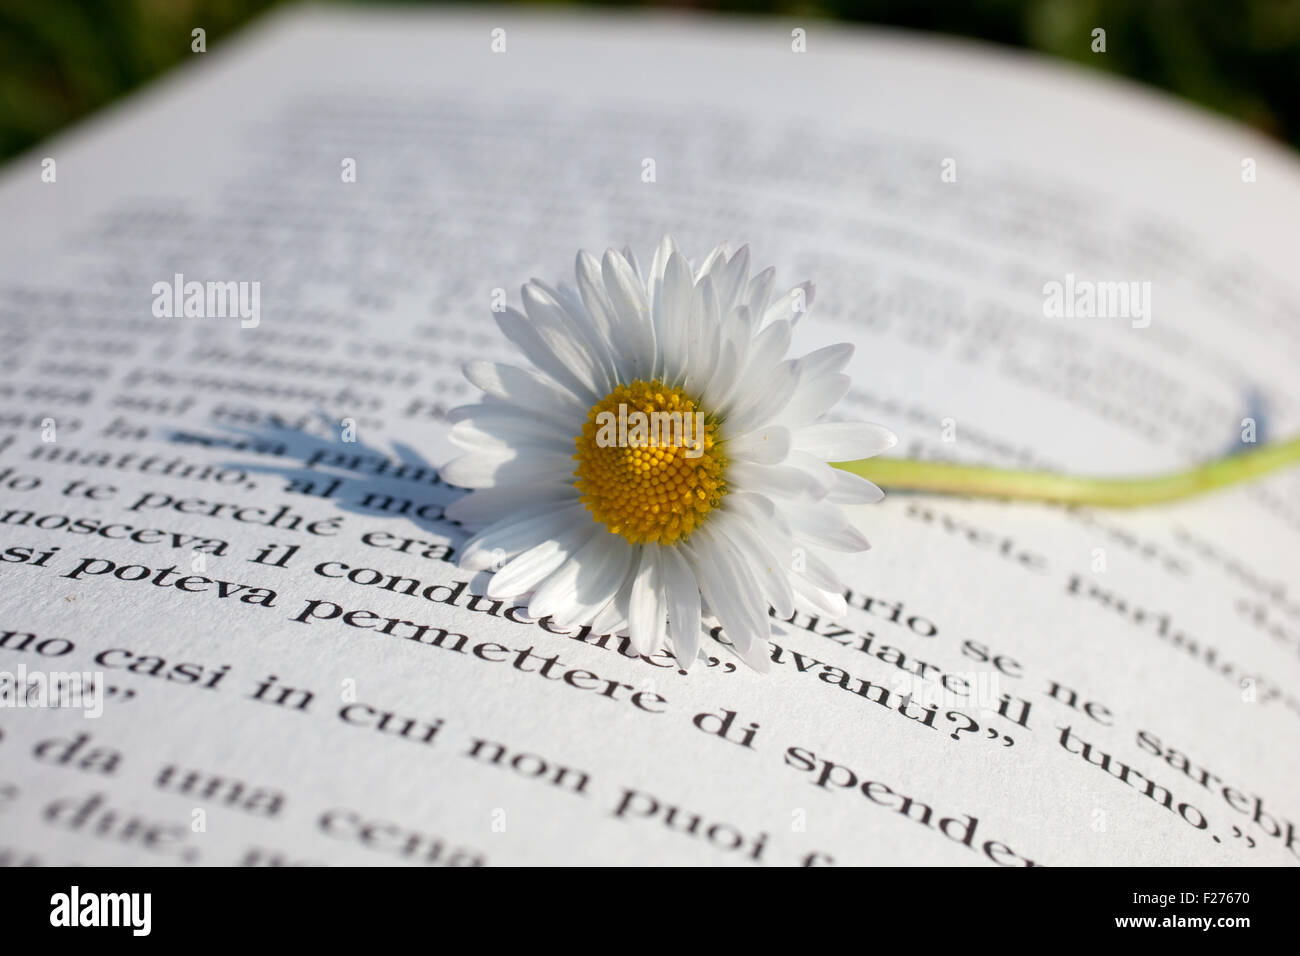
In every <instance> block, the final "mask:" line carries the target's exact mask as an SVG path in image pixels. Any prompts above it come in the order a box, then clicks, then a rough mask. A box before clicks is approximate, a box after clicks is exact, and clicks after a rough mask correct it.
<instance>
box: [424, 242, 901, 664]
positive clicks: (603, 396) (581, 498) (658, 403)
mask: <svg viewBox="0 0 1300 956" xmlns="http://www.w3.org/2000/svg"><path fill="white" fill-rule="evenodd" d="M772 277H773V270H772V269H766V270H764V271H762V272H760V273H758V274H757V275H754V276H750V274H749V250H748V248H747V247H742V248H741V249H740V250H738V251H737V252H735V253H730V252H729V249H728V247H727V246H720V247H719V248H717V249H715V250H714V251H713V252H712V253H710V254H709V256H708V257H707V258H706V259H705V260H704V262H703V263H702V264H701V265H700V266H699V267H698V268H695V269H692V267H691V266H690V265H689V264H688V263H687V260H686V259H685V258H684V257H683V256H682V255H681V253H679V252H678V251H677V249H676V247H675V246H674V244H673V242H672V240H671V239H667V238H666V239H664V240H663V242H661V243H660V245H659V248H658V250H657V251H656V252H655V256H654V261H653V262H652V263H651V265H650V271H649V273H647V274H645V275H644V276H643V275H642V273H641V271H640V269H639V268H638V266H637V264H636V260H635V258H634V257H633V256H632V254H631V252H630V251H625V253H624V254H622V255H620V254H619V253H617V252H615V251H613V250H611V251H609V252H606V253H605V256H604V258H603V259H602V260H600V261H597V260H596V258H595V257H594V256H592V255H590V254H589V253H586V252H579V253H578V259H577V283H576V285H577V287H576V289H575V288H573V287H570V286H567V285H560V286H559V287H557V288H552V287H550V286H548V285H546V284H544V283H542V282H538V281H537V280H533V281H531V282H529V283H527V284H526V285H525V286H524V287H523V303H524V311H525V312H526V313H527V315H524V314H521V313H519V312H517V311H515V310H513V309H508V310H506V311H505V312H500V313H497V314H496V320H497V324H498V325H499V326H500V327H501V331H502V332H504V333H505V334H506V336H507V338H509V339H510V340H511V341H512V342H513V343H514V344H515V345H516V346H517V347H518V348H519V350H520V352H522V353H523V355H524V357H525V358H526V359H527V360H528V362H529V363H531V367H516V366H513V365H503V364H498V363H494V362H471V363H469V365H467V366H466V368H465V374H466V376H467V377H468V378H469V380H470V381H471V382H472V383H473V384H474V385H476V386H477V387H479V388H480V389H482V390H483V391H484V392H485V393H487V394H486V398H485V399H484V401H483V402H482V403H481V404H478V405H468V406H464V407H461V408H458V409H455V410H454V411H453V412H452V413H451V416H450V417H451V420H452V421H453V422H454V423H455V425H454V427H453V429H452V433H451V439H452V441H453V442H454V443H455V444H456V445H457V446H458V447H460V448H464V449H466V450H467V453H466V454H465V455H463V456H461V457H458V458H456V459H454V460H452V461H451V462H450V463H448V464H447V465H446V467H445V468H444V469H443V478H444V479H445V480H446V481H448V482H449V483H451V484H454V485H460V486H461V487H465V488H472V489H475V490H474V491H472V492H471V493H470V494H468V495H466V496H465V497H463V498H461V499H459V500H457V501H456V502H454V503H453V504H452V505H451V506H450V507H449V508H448V509H447V516H448V517H449V518H451V519H453V520H455V521H457V522H460V523H461V524H462V525H464V526H466V527H467V528H469V529H471V530H474V529H478V531H477V533H476V534H475V535H474V536H473V537H472V538H471V539H470V540H469V542H468V543H467V544H466V546H465V548H464V550H463V552H462V554H461V557H460V565H461V567H463V568H468V569H472V570H488V569H491V570H493V571H494V572H495V573H494V574H493V576H492V577H491V579H490V581H489V582H488V584H487V593H488V595H489V596H490V597H491V598H493V599H504V598H519V597H521V596H523V595H530V596H529V597H528V600H527V607H528V613H529V615H531V616H534V617H536V618H538V619H541V618H544V617H550V618H551V619H552V620H553V621H554V622H555V623H556V624H558V625H560V626H563V627H579V626H582V625H590V627H591V629H592V631H593V632H595V633H598V634H626V635H628V636H629V638H630V640H631V643H632V646H633V647H634V648H635V649H636V650H637V651H638V652H639V653H642V654H650V653H654V652H656V651H658V650H660V649H661V648H663V647H665V646H666V645H667V644H669V643H671V646H672V649H673V653H674V654H675V655H676V657H677V659H678V661H679V662H680V664H681V666H682V667H683V668H689V667H690V666H691V664H692V663H693V662H694V661H695V659H696V657H697V655H698V652H699V649H700V639H701V629H702V627H703V626H705V625H707V624H708V622H709V621H711V620H712V621H716V622H717V623H718V624H720V625H721V626H722V629H723V633H724V634H725V636H726V639H727V640H728V641H730V643H731V644H732V646H733V647H734V649H735V651H736V653H737V654H738V656H739V657H740V658H741V659H742V660H744V661H745V662H746V663H748V664H749V665H751V666H752V667H754V668H756V669H758V670H760V671H763V670H767V668H768V666H769V661H768V639H769V638H770V637H771V621H770V616H769V613H768V608H769V606H770V607H771V608H772V609H773V610H774V611H775V614H776V615H777V616H778V617H784V618H788V617H789V616H790V615H791V614H793V613H794V611H795V609H796V606H797V605H798V606H800V607H802V608H804V609H812V610H815V611H816V612H818V613H821V614H824V615H828V616H830V617H832V618H836V617H840V616H842V615H843V614H844V613H845V611H846V607H845V602H844V596H843V595H844V585H843V584H842V583H841V581H840V579H839V577H838V576H837V575H836V573H835V569H834V567H833V560H834V558H833V557H831V556H828V554H827V552H854V551H862V550H864V549H866V548H867V547H869V545H868V543H867V539H866V538H865V537H863V536H862V534H861V533H860V532H859V531H858V530H857V529H856V528H854V527H853V526H852V525H851V524H850V523H849V521H848V519H847V517H846V516H845V513H844V511H843V509H842V508H841V506H842V505H846V504H856V503H864V502H873V501H878V500H879V499H880V498H881V497H882V493H881V491H880V489H879V488H877V487H876V486H875V485H873V484H872V483H871V482H869V481H867V480H865V479H863V478H859V477H857V476H856V475H851V474H849V473H847V472H844V471H841V470H839V469H837V468H832V467H831V466H830V465H829V464H827V462H833V461H848V460H852V459H859V458H867V457H870V456H872V455H875V454H877V453H879V452H881V451H884V450H885V449H887V448H889V447H891V446H892V445H893V444H894V443H895V441H896V439H895V437H894V435H893V434H892V433H891V432H889V431H888V430H887V429H885V428H882V427H880V426H879V425H872V424H867V423H860V422H823V421H820V420H819V419H820V418H821V416H822V415H823V414H824V413H826V412H827V411H828V410H829V409H830V408H831V407H832V406H833V405H834V404H835V403H836V402H837V401H839V400H840V398H842V397H843V396H844V394H845V392H846V391H848V388H849V379H848V376H846V375H844V374H843V371H842V370H843V369H844V367H845V365H846V364H847V363H848V361H849V357H850V356H851V355H852V353H853V347H852V346H851V345H847V344H841V345H832V346H828V347H826V348H822V349H818V350H817V351H815V352H811V353H809V354H807V355H804V356H802V357H800V358H793V359H788V358H786V357H785V353H786V350H787V348H788V347H789V345H790V339H791V331H792V329H793V328H794V325H795V323H796V322H797V321H798V320H799V319H800V318H801V317H802V316H803V315H804V313H805V312H806V310H807V307H808V306H809V305H811V303H812V297H813V287H812V285H811V284H810V283H804V284H803V285H800V286H796V287H795V288H794V289H792V290H790V291H789V292H787V293H785V294H784V295H782V296H780V297H779V298H776V299H773V298H772Z"/></svg>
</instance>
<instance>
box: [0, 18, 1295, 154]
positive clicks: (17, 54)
mask: <svg viewBox="0 0 1300 956" xmlns="http://www.w3.org/2000/svg"><path fill="white" fill-rule="evenodd" d="M354 2H356V3H362V0H354ZM278 5H279V0H0V158H4V157H8V156H12V155H13V154H15V153H17V152H20V151H22V150H24V149H26V148H27V147H29V146H31V145H33V144H34V143H36V142H37V141H38V140H40V139H42V138H43V137H45V136H48V135H49V134H50V133H52V132H54V131H56V130H58V129H59V128H61V127H63V126H65V125H66V124H68V123H71V122H72V121H73V120H76V119H77V118H78V117H81V116H83V115H85V114H86V113H89V112H91V111H92V110H95V109H97V108H99V107H100V106H102V105H103V104H105V103H107V102H109V101H110V100H112V99H114V98H115V97H118V96H121V95H122V94H123V93H126V92H127V91H129V90H130V89H132V88H133V87H135V86H138V85H139V84H141V83H143V82H145V81H146V80H148V79H150V78H151V77H154V76H156V75H157V74H159V73H161V72H162V71H164V70H166V69H167V68H168V67H169V66H172V65H173V64H175V63H177V62H179V61H180V60H183V59H185V58H186V57H188V56H190V30H191V29H193V28H194V27H196V26H201V27H203V28H204V29H206V30H207V40H208V44H209V48H212V45H213V44H217V43H219V42H220V39H221V37H222V36H223V35H226V34H228V33H230V32H232V31H234V30H237V29H239V28H240V27H241V26H242V25H243V24H245V23H246V22H247V21H249V20H251V19H252V18H254V17H255V16H257V15H258V14H259V13H261V12H263V11H264V10H267V9H269V8H271V7H273V6H278ZM601 5H631V6H636V5H638V4H601ZM658 5H660V6H673V7H682V8H692V9H716V10H724V11H743V12H747V13H779V14H783V15H797V16H801V17H825V18H838V19H844V20H852V21H859V22H864V23H877V24H887V25H890V26H896V27H908V28H912V29H917V30H926V31H936V32H943V33H952V34H959V35H963V36H969V37H976V38H979V39H983V40H988V41H991V42H994V43H1001V44H1007V45H1011V46H1018V47H1028V48H1031V49H1034V50H1038V51H1040V52H1043V53H1046V54H1050V55H1052V56H1056V57H1061V58H1064V59H1069V60H1075V61H1077V62H1079V63H1082V64H1085V65H1086V66H1088V67H1090V68H1092V69H1097V70H1106V71H1112V72H1115V73H1121V74H1124V75H1126V76H1129V77H1132V78H1134V79H1137V80H1141V81H1143V82H1146V83H1149V84H1152V85H1154V86H1159V87H1163V88H1164V89H1166V90H1170V91H1172V92H1174V93H1177V94H1179V95H1181V96H1184V97H1186V98H1188V99H1191V100H1195V101H1197V102H1199V103H1202V104H1204V105H1205V106H1208V107H1210V108H1212V109H1215V110H1218V111H1219V112H1222V113H1225V114H1228V115H1230V116H1233V117H1236V118H1237V119H1239V120H1242V121H1243V122H1246V123H1248V124H1250V125H1252V126H1255V127H1257V128H1258V129H1261V130H1263V131H1265V132H1267V133H1268V134H1270V135H1272V136H1274V137H1277V138H1278V139H1282V140H1286V141H1288V142H1290V143H1291V144H1292V145H1295V146H1300V93H1297V90H1298V89H1300V0H821V2H814V3H798V2H783V0H748V2H740V0H718V2H695V3H690V2H683V3H669V4H658ZM529 6H534V7H541V6H560V4H558V3H532V4H529ZM1095 27H1103V28H1105V30H1106V46H1107V51H1106V53H1105V54H1104V55H1098V54H1094V53H1093V52H1092V51H1091V48H1090V44H1091V32H1092V30H1093V28H1095Z"/></svg>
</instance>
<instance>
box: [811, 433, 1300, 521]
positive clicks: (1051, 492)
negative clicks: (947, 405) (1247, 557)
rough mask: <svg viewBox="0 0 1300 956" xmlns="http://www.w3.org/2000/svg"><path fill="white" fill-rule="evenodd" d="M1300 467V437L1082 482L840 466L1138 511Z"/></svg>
mask: <svg viewBox="0 0 1300 956" xmlns="http://www.w3.org/2000/svg"><path fill="white" fill-rule="evenodd" d="M1294 464H1300V436H1296V437H1295V438H1292V439H1290V440H1288V441H1284V442H1277V443H1275V444H1271V445H1264V446H1262V447H1260V448H1256V449H1253V450H1251V451H1246V452H1241V453H1240V454H1235V455H1229V456H1228V457H1226V458H1219V459H1217V460H1215V461H1211V462H1208V463H1207V464H1204V465H1198V466H1197V467H1195V468H1189V469H1187V470H1186V471H1175V472H1171V473H1169V474H1165V475H1153V476H1151V477H1148V478H1082V477H1077V476H1073V475H1057V474H1053V473H1051V472H1045V471H1013V470H1009V469H1004V468H982V467H978V466H973V465H953V464H948V463H945V462H931V461H912V460H907V459H900V458H864V459H862V460H860V461H844V462H838V463H837V464H836V465H835V467H836V468H843V469H844V470H845V471H848V472H851V473H853V474H855V475H861V476H862V477H863V478H867V479H870V480H871V481H874V482H875V483H876V484H878V485H880V486H881V487H882V488H884V489H885V490H886V491H933V492H940V493H948V494H956V495H973V496H976V497H982V498H1013V499H1020V500H1023V501H1053V502H1057V503H1060V504H1072V505H1099V506H1101V507H1106V508H1133V507H1137V506H1139V505H1154V504H1162V503H1164V502H1166V501H1177V500H1178V499H1180V498H1190V497H1192V496H1193V495H1199V494H1204V493H1205V492H1207V491H1214V490H1216V489H1218V488H1226V487H1228V486H1229V485H1235V484H1240V483H1241V482H1245V481H1251V480H1253V479H1255V478H1259V477H1261V476H1263V475H1267V474H1268V473H1270V472H1273V471H1277V470H1278V469H1279V468H1284V467H1286V466H1287V465H1294Z"/></svg>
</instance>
